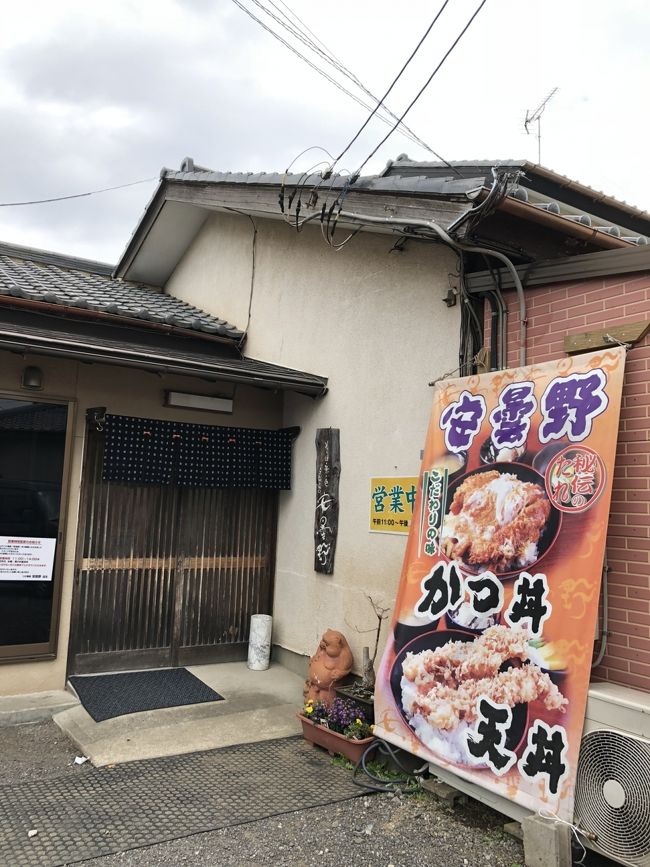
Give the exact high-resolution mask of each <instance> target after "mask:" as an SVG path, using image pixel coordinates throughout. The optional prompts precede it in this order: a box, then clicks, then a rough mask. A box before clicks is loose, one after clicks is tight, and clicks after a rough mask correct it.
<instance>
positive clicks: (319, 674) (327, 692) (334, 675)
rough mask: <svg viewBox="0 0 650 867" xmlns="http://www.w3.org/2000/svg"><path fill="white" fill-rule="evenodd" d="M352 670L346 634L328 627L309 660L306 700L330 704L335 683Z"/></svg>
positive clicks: (350, 653) (305, 690)
mask: <svg viewBox="0 0 650 867" xmlns="http://www.w3.org/2000/svg"><path fill="white" fill-rule="evenodd" d="M351 671H352V651H351V650H350V645H349V644H348V642H347V640H346V638H345V636H344V635H343V634H342V633H340V632H336V630H334V629H328V630H327V632H325V633H324V635H323V637H322V638H321V640H320V644H319V645H318V649H317V651H316V653H315V654H314V655H313V656H312V657H311V659H310V660H309V674H308V675H307V680H306V681H305V689H304V696H305V701H307V700H308V699H310V698H311V699H313V700H314V701H322V702H325V703H326V704H330V703H331V702H332V701H333V699H334V685H335V684H336V683H338V682H339V681H340V680H342V679H343V678H344V677H347V675H348V674H350V672H351Z"/></svg>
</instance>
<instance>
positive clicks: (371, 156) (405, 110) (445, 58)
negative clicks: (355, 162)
mask: <svg viewBox="0 0 650 867" xmlns="http://www.w3.org/2000/svg"><path fill="white" fill-rule="evenodd" d="M486 3H487V0H481V3H479V5H478V6H477V8H476V10H475V12H474V14H473V15H472V17H471V18H470V19H469V21H468V22H467V24H465V26H464V27H463V29H462V30H461V31H460V33H459V34H458V36H457V37H456V39H455V40H454V41H453V42H452V44H451V46H450V48H449V49H448V50H447V52H446V53H445V55H444V57H443V58H442V60H441V61H440V63H439V64H438V65H437V66H436V68H435V69H434V70H433V72H432V73H431V75H430V76H429V77H428V78H427V80H426V81H425V82H424V84H423V85H422V87H421V88H420V90H419V91H418V92H417V93H416V95H415V96H414V97H413V99H412V100H411V102H410V103H409V104H408V106H407V107H406V108H405V109H404V111H403V112H402V114H401V115H400V117H399V120H398V123H396V124H395V126H394V127H393V129H391V130H390V132H388V133H387V134H386V135H385V136H384V138H383V139H382V140H381V141H380V142H379V144H378V145H377V146H376V147H375V148H374V150H372V151H371V152H370V153H369V154H368V156H367V157H366V158H365V160H364V161H363V162H362V163H361V165H360V166H359V168H358V169H357V171H356V172H355V174H356V175H359V174H360V173H361V170H362V169H363V167H364V166H365V165H366V163H367V162H368V160H371V159H372V158H373V157H374V155H375V154H376V153H377V151H378V150H379V148H380V147H381V146H382V145H383V144H385V143H386V142H387V141H388V139H389V138H390V137H391V135H392V134H393V133H394V132H395V130H396V129H397V126H398V124H399V123H401V122H402V121H403V120H404V118H405V117H406V115H407V114H408V113H409V111H410V110H411V109H412V108H413V106H414V105H415V103H416V102H417V101H418V100H419V98H420V97H421V96H422V94H423V93H424V91H425V90H426V89H427V87H428V86H429V85H430V84H431V82H432V81H433V79H434V77H435V76H436V74H437V73H438V71H439V70H440V68H441V67H442V65H443V63H444V62H445V60H447V58H448V57H449V55H450V54H451V53H452V51H453V50H454V48H455V47H456V46H457V45H458V43H459V42H460V40H461V39H462V38H463V36H464V35H465V33H467V31H468V30H469V28H470V26H471V25H472V22H473V21H474V19H475V18H476V16H477V15H478V13H479V12H480V11H481V9H482V8H483V7H484V6H485V4H486Z"/></svg>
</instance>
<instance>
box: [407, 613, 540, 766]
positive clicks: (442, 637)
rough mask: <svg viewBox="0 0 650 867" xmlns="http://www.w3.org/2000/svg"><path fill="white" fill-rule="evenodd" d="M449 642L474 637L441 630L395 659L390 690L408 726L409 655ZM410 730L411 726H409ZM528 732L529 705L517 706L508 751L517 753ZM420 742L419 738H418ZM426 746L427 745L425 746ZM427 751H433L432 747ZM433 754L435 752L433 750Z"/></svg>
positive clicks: (416, 640) (410, 646) (507, 737)
mask: <svg viewBox="0 0 650 867" xmlns="http://www.w3.org/2000/svg"><path fill="white" fill-rule="evenodd" d="M448 641H474V637H473V636H471V635H468V634H467V633H466V632H458V631H456V630H451V629H450V630H444V629H441V630H440V631H439V632H429V633H428V634H426V635H421V636H419V638H416V639H414V640H413V641H411V642H410V643H409V644H407V645H406V646H405V647H403V648H402V649H401V650H400V652H399V653H398V654H397V656H396V657H395V660H394V661H393V667H392V668H391V672H390V688H391V692H392V694H393V698H394V699H395V704H396V705H397V709H398V710H399V712H400V714H401V715H402V717H403V719H404V722H405V723H406V724H407V725H408V719H407V716H406V713H405V712H404V709H403V708H402V686H401V681H402V676H403V672H402V664H403V662H404V660H405V658H406V654H407V653H421V652H422V651H423V650H435V649H436V648H437V647H442V646H443V644H446V643H447V642H448ZM409 728H410V726H409ZM527 730H528V705H527V704H516V705H515V706H514V707H513V708H512V723H511V724H510V728H509V729H508V731H507V733H506V741H505V748H506V749H508V750H512V751H513V752H517V750H518V749H519V748H520V747H521V746H522V744H523V741H524V738H525V736H526V732H527ZM411 731H412V732H413V734H414V736H415V737H416V738H417V735H416V734H415V732H414V731H413V729H411ZM418 740H419V738H418ZM425 746H426V745H425ZM427 749H429V750H431V748H430V747H427ZM432 752H434V751H433V750H432Z"/></svg>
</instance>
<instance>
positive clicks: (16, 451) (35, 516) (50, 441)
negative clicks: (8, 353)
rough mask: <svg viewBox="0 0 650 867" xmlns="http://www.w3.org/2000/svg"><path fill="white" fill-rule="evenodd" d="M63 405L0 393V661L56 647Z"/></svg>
mask: <svg viewBox="0 0 650 867" xmlns="http://www.w3.org/2000/svg"><path fill="white" fill-rule="evenodd" d="M67 426H68V405H67V404H57V403H45V402H41V401H38V402H37V401H32V400H22V399H17V398H14V397H2V396H0V659H5V660H7V659H17V658H21V657H23V658H34V657H38V656H51V655H53V654H54V651H55V648H56V623H57V620H58V605H57V603H58V598H59V586H58V585H59V583H60V581H61V576H60V574H59V573H60V571H61V570H60V569H59V568H58V567H59V563H58V560H59V559H60V558H59V557H57V554H58V553H59V549H60V548H61V547H62V546H61V542H62V532H61V529H62V525H61V527H60V521H61V503H62V488H63V478H64V464H65V456H66V433H67Z"/></svg>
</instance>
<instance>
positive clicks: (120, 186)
mask: <svg viewBox="0 0 650 867" xmlns="http://www.w3.org/2000/svg"><path fill="white" fill-rule="evenodd" d="M156 180H158V178H156V177H153V178H143V179H142V180H141V181H131V182H130V183H129V184H118V186H116V187H104V188H103V189H101V190H89V191H88V192H87V193H75V194H74V195H72V196H55V197H54V198H52V199H34V200H33V201H31V202H0V208H18V207H22V206H23V205H45V204H48V203H49V202H65V201H67V200H68V199H83V198H84V197H86V196H96V195H98V194H99V193H110V192H111V191H112V190H123V189H124V188H125V187H135V186H136V185H137V184H148V183H149V182H150V181H156Z"/></svg>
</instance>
